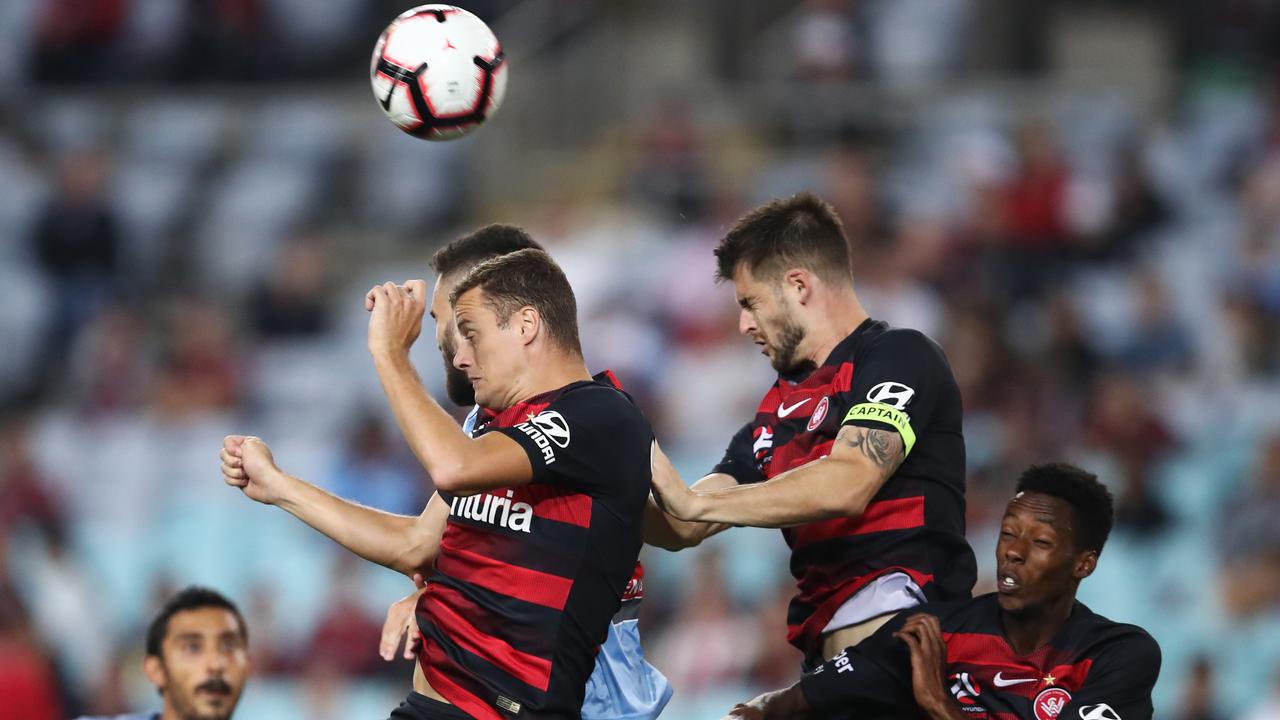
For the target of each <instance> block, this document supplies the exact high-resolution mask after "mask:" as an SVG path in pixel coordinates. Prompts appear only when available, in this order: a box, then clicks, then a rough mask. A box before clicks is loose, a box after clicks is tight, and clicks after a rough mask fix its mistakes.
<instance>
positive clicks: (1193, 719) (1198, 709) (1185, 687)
mask: <svg viewBox="0 0 1280 720" xmlns="http://www.w3.org/2000/svg"><path fill="white" fill-rule="evenodd" d="M1215 692H1216V691H1215V689H1214V686H1213V661H1212V660H1210V659H1209V657H1208V656H1207V655H1201V656H1199V657H1197V658H1196V659H1195V660H1194V661H1193V662H1192V663H1191V675H1190V677H1189V678H1188V679H1186V680H1185V681H1183V683H1182V700H1181V701H1180V702H1179V703H1178V712H1177V714H1176V715H1174V720H1224V718H1225V716H1224V715H1221V714H1220V713H1218V710H1217V708H1218V703H1217V698H1216V697H1215V696H1214V695H1215Z"/></svg>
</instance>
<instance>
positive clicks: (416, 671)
mask: <svg viewBox="0 0 1280 720" xmlns="http://www.w3.org/2000/svg"><path fill="white" fill-rule="evenodd" d="M413 691H414V692H416V693H418V694H419V695H426V696H427V697H429V698H431V699H432V700H439V701H440V702H442V703H448V704H450V705H452V704H453V703H450V702H449V701H448V700H445V699H444V697H443V696H442V695H441V694H440V693H438V692H436V689H435V688H433V687H431V683H429V682H427V676H426V674H425V673H423V672H422V665H420V664H418V663H414V664H413Z"/></svg>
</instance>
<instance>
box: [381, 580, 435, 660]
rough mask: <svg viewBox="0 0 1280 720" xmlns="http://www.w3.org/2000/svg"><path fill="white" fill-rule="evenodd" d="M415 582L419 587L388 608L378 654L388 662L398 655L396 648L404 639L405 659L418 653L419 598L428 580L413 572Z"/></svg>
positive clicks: (419, 634)
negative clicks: (417, 612) (417, 611)
mask: <svg viewBox="0 0 1280 720" xmlns="http://www.w3.org/2000/svg"><path fill="white" fill-rule="evenodd" d="M413 584H414V585H417V586H418V589H417V590H415V591H414V592H413V594H412V595H406V596H404V597H402V598H400V599H399V600H397V601H395V602H394V603H392V604H391V607H389V608H387V619H386V621H385V622H383V623H382V642H380V643H379V644H378V654H379V655H381V656H382V659H383V660H386V661H388V662H390V661H392V660H394V659H395V657H396V648H398V647H400V641H401V640H403V641H404V659H405V660H412V659H413V658H414V657H416V656H417V654H418V638H419V637H421V631H420V630H418V618H417V614H416V610H417V608H418V598H419V597H421V596H422V591H423V589H425V588H426V587H427V582H426V580H424V579H423V577H422V575H420V574H418V573H414V574H413Z"/></svg>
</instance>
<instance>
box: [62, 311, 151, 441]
mask: <svg viewBox="0 0 1280 720" xmlns="http://www.w3.org/2000/svg"><path fill="white" fill-rule="evenodd" d="M143 329H144V328H143V318H142V317H141V316H140V315H139V313H138V311H137V309H136V308H135V307H134V306H132V305H129V304H124V303H117V304H114V305H112V306H110V307H107V308H106V309H105V310H103V312H101V313H99V314H98V316H97V317H95V318H94V319H93V320H91V321H90V323H89V325H88V326H87V327H85V329H84V332H82V333H81V334H80V338H79V339H78V340H77V341H76V343H75V345H74V346H73V350H72V352H71V384H72V387H73V388H74V390H73V395H74V397H75V401H76V404H77V405H78V406H79V409H80V410H81V411H82V412H84V413H85V415H86V416H89V417H94V418H100V417H102V416H108V415H115V414H119V413H123V412H128V411H130V410H134V409H137V407H138V405H139V404H140V403H141V402H142V399H143V394H144V393H145V392H146V389H147V380H148V377H149V376H150V374H151V367H150V358H149V357H148V354H147V352H146V348H147V343H146V337H145V334H144V332H143Z"/></svg>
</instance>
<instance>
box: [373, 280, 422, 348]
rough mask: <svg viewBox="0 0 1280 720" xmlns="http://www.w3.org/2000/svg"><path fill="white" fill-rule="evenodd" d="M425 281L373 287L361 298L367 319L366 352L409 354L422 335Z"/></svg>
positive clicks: (410, 281) (388, 283) (384, 284)
mask: <svg viewBox="0 0 1280 720" xmlns="http://www.w3.org/2000/svg"><path fill="white" fill-rule="evenodd" d="M427 301H428V297H427V281H426V280H409V281H407V282H405V284H404V285H396V284H395V283H391V282H387V283H383V284H381V285H375V286H374V287H373V288H372V289H370V290H369V292H368V293H366V294H365V296H364V308H365V310H368V311H369V313H370V316H369V352H370V353H372V354H373V355H374V356H375V357H381V356H387V355H395V354H408V352H409V348H411V347H413V343H414V342H415V341H416V340H417V339H418V335H419V334H420V333H421V332H422V316H423V314H425V313H426V311H427Z"/></svg>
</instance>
